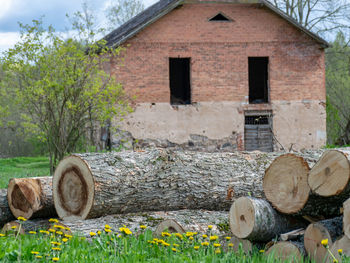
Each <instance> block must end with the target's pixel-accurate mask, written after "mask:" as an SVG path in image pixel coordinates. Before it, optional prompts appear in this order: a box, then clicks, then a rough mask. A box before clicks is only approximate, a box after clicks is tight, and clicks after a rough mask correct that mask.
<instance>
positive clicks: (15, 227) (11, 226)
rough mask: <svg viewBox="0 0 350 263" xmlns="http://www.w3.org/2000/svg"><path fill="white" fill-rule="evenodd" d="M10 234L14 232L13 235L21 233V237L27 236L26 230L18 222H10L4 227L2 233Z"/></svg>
mask: <svg viewBox="0 0 350 263" xmlns="http://www.w3.org/2000/svg"><path fill="white" fill-rule="evenodd" d="M8 232H13V233H18V232H19V234H21V235H24V234H25V230H24V228H23V227H22V226H21V224H20V223H18V222H17V221H11V222H8V223H6V224H5V225H4V226H3V227H2V229H1V233H8Z"/></svg>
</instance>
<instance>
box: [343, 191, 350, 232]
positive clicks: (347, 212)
mask: <svg viewBox="0 0 350 263" xmlns="http://www.w3.org/2000/svg"><path fill="white" fill-rule="evenodd" d="M343 208H344V211H343V225H344V234H345V235H346V237H347V238H349V239H350V198H349V199H348V200H347V201H345V202H344V205H343Z"/></svg>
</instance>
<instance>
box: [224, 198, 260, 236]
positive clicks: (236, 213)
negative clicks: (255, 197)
mask: <svg viewBox="0 0 350 263" xmlns="http://www.w3.org/2000/svg"><path fill="white" fill-rule="evenodd" d="M229 223H230V228H231V232H232V233H233V234H234V235H235V236H236V237H238V238H247V237H248V236H249V235H250V234H251V233H252V231H253V228H254V224H255V208H254V205H253V204H252V202H251V200H250V199H249V198H246V197H240V198H238V199H237V200H236V201H235V202H234V203H233V204H232V206H231V208H230V216H229Z"/></svg>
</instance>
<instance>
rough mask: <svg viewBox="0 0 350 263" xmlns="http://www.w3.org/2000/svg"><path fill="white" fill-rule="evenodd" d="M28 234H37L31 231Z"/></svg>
mask: <svg viewBox="0 0 350 263" xmlns="http://www.w3.org/2000/svg"><path fill="white" fill-rule="evenodd" d="M28 233H29V234H32V235H35V234H36V232H35V231H29V232H28Z"/></svg>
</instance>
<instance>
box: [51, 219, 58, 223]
mask: <svg viewBox="0 0 350 263" xmlns="http://www.w3.org/2000/svg"><path fill="white" fill-rule="evenodd" d="M49 222H50V223H58V220H57V219H55V218H50V219H49Z"/></svg>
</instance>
